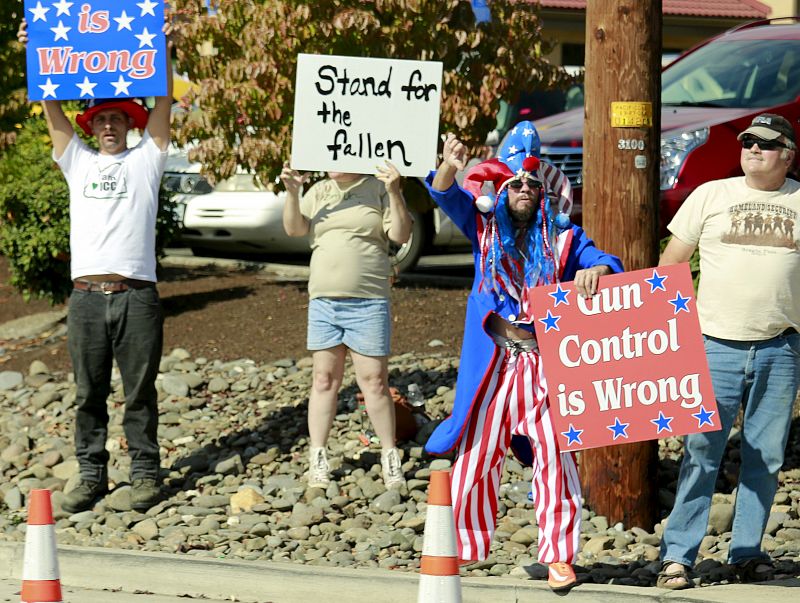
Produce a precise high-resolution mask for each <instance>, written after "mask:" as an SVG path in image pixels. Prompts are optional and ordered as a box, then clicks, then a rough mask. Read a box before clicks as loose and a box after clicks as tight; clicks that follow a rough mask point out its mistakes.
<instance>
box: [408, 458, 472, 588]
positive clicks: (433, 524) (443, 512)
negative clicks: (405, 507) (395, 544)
mask: <svg viewBox="0 0 800 603" xmlns="http://www.w3.org/2000/svg"><path fill="white" fill-rule="evenodd" d="M419 573H420V576H419V596H418V597H417V603H461V577H460V576H459V575H458V552H457V549H456V525H455V519H454V518H453V503H452V501H451V499H450V472H449V471H432V472H431V483H430V487H429V489H428V509H427V515H426V517H425V537H424V539H423V543H422V563H421V565H420V568H419Z"/></svg>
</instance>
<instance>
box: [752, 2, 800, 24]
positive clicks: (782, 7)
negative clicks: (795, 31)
mask: <svg viewBox="0 0 800 603" xmlns="http://www.w3.org/2000/svg"><path fill="white" fill-rule="evenodd" d="M759 1H760V2H763V3H764V4H766V5H767V6H770V7H772V11H771V12H770V14H769V16H770V18H772V19H777V18H778V17H794V16H796V15H800V2H798V0H759Z"/></svg>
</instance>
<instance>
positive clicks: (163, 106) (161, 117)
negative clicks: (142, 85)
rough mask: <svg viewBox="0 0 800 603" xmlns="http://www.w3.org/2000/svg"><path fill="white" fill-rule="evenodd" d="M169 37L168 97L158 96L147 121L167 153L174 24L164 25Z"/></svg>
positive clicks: (160, 146) (152, 134)
mask: <svg viewBox="0 0 800 603" xmlns="http://www.w3.org/2000/svg"><path fill="white" fill-rule="evenodd" d="M164 34H166V36H167V52H166V54H167V58H166V62H167V95H166V96H157V97H156V104H155V106H154V107H153V110H152V111H151V112H150V117H149V118H148V119H147V131H148V132H149V134H150V136H151V137H152V139H153V142H155V143H156V146H157V147H158V148H159V149H161V150H162V151H166V150H167V147H168V146H169V139H170V116H171V111H172V85H173V84H172V61H171V60H170V57H171V56H172V24H171V23H164Z"/></svg>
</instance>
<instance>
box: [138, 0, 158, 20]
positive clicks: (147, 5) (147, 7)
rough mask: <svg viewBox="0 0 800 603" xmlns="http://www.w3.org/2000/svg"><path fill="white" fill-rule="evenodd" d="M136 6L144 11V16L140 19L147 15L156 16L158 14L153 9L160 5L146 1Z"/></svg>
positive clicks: (150, 0)
mask: <svg viewBox="0 0 800 603" xmlns="http://www.w3.org/2000/svg"><path fill="white" fill-rule="evenodd" d="M136 6H138V7H139V8H141V9H142V14H141V15H139V16H140V17H144V16H145V15H152V16H154V17H155V16H156V13H155V12H154V10H153V9H155V7H156V6H158V4H156V3H155V2H153V1H152V0H144V2H137V3H136Z"/></svg>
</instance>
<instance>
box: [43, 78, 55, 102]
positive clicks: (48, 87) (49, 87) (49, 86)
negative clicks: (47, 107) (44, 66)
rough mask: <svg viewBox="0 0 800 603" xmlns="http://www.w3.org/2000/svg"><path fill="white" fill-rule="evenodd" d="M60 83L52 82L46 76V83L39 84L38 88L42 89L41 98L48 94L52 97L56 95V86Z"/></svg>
mask: <svg viewBox="0 0 800 603" xmlns="http://www.w3.org/2000/svg"><path fill="white" fill-rule="evenodd" d="M59 86H60V84H54V83H53V82H52V81H51V80H50V78H47V83H45V84H39V88H41V89H42V98H47V97H48V96H52V97H53V98H55V97H56V88H58V87H59Z"/></svg>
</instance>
